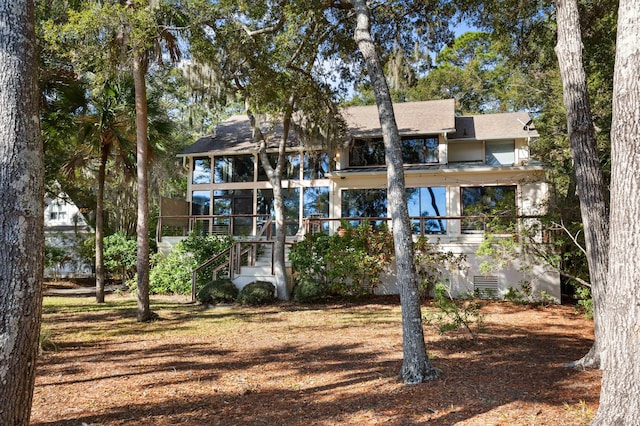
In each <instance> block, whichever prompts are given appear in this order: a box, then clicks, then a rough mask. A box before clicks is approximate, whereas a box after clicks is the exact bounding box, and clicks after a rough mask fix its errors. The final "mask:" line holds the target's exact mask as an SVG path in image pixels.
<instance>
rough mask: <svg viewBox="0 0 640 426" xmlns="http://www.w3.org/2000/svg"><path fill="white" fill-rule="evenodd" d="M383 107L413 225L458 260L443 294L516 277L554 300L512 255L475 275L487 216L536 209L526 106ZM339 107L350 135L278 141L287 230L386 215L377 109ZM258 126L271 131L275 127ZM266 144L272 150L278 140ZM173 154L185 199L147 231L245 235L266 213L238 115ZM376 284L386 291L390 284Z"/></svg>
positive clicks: (508, 216) (553, 280) (498, 290)
mask: <svg viewBox="0 0 640 426" xmlns="http://www.w3.org/2000/svg"><path fill="white" fill-rule="evenodd" d="M394 110H395V116H396V120H397V124H398V129H399V131H400V135H401V137H402V151H403V157H404V164H405V166H404V167H405V181H406V188H407V202H408V207H409V215H410V216H411V220H412V222H413V224H414V232H415V234H422V235H428V236H429V237H430V238H432V239H433V240H434V241H435V240H438V241H439V242H440V245H441V247H442V249H444V250H451V251H453V252H456V253H465V254H466V255H467V259H468V263H469V268H468V269H467V270H466V271H463V272H460V273H458V274H454V275H453V276H452V277H451V284H452V286H453V292H454V293H461V292H466V291H472V290H474V288H475V289H482V290H485V289H488V290H491V291H494V292H495V294H496V295H500V294H504V293H505V292H506V291H507V290H508V289H509V288H510V287H513V288H518V287H519V286H520V285H521V284H523V283H526V284H527V285H528V286H531V287H532V288H533V289H534V290H535V291H538V292H540V291H545V292H546V293H547V294H549V295H551V296H552V297H554V298H555V299H557V300H558V301H559V300H560V280H559V276H558V274H557V273H556V272H553V271H551V270H549V269H547V268H545V267H544V266H543V265H519V264H517V262H515V263H511V264H509V265H506V266H504V267H501V268H500V270H497V271H492V272H490V273H489V274H487V273H482V272H481V271H480V269H479V264H480V263H481V262H482V261H483V260H487V259H481V258H478V256H476V254H475V252H476V250H477V248H478V246H479V244H480V243H481V242H482V240H483V238H484V236H485V232H487V228H486V224H487V220H490V219H493V217H494V216H496V215H497V216H501V217H504V220H503V221H504V222H505V223H506V222H508V223H510V224H515V223H516V218H523V217H527V218H529V219H527V220H534V219H531V217H535V216H536V215H539V214H541V213H542V211H541V209H542V206H543V204H544V201H545V198H546V195H547V185H546V183H545V181H544V177H545V170H544V167H543V166H542V164H540V163H538V162H536V161H533V160H531V159H530V158H529V143H530V141H531V140H532V139H533V138H536V137H537V136H538V133H537V132H536V130H535V128H534V127H533V126H532V124H531V119H530V117H529V115H528V114H527V113H504V114H486V115H474V116H456V114H455V109H454V101H453V100H437V101H428V102H408V103H399V104H395V105H394ZM343 115H344V118H345V120H346V122H347V125H348V130H349V137H348V140H346V141H345V143H344V144H341V145H340V146H338V147H332V148H331V149H328V148H326V147H322V146H305V145H304V144H303V143H301V142H300V141H299V140H298V138H297V137H296V134H295V133H292V134H291V135H290V137H289V140H288V141H287V147H288V148H287V167H286V168H285V171H284V173H283V187H284V188H286V190H285V197H286V199H285V205H286V219H287V227H288V231H289V232H288V235H290V236H291V238H295V237H296V236H297V237H300V236H301V235H303V234H304V233H305V232H308V231H309V230H311V229H313V230H315V231H318V230H321V231H324V232H335V231H336V230H337V229H338V227H339V226H340V223H341V221H344V220H346V221H348V222H352V223H354V224H355V223H357V222H358V221H361V220H362V219H363V218H369V220H370V221H372V222H376V223H377V222H380V221H384V220H386V219H388V214H387V194H386V166H385V155H384V145H383V143H382V137H381V129H380V124H379V121H378V111H377V108H376V106H357V107H349V108H345V109H344V111H343ZM266 134H267V135H270V136H271V138H277V137H278V136H279V135H280V133H278V131H277V127H276V128H275V129H270V131H268V132H266ZM270 142H271V146H272V147H273V151H274V152H273V154H272V155H274V156H275V155H277V154H276V153H275V150H276V146H277V144H276V143H275V142H277V141H274V140H273V139H272V140H270ZM181 156H182V157H183V158H184V161H185V165H186V166H188V169H189V182H188V194H187V200H186V202H182V203H180V202H176V201H175V200H174V201H172V202H168V201H165V203H164V204H163V208H162V210H161V218H160V221H159V231H158V235H159V239H161V240H164V241H165V242H164V244H169V243H170V241H171V240H172V238H163V235H167V230H168V229H169V228H173V232H174V234H175V233H176V232H178V233H180V232H183V231H180V229H183V230H184V231H188V230H190V229H193V228H194V227H195V226H198V227H200V228H201V229H203V230H204V231H205V232H231V233H232V234H234V235H237V236H251V235H255V234H256V232H257V230H258V229H259V228H260V225H261V223H264V220H265V219H264V218H265V216H269V215H272V214H273V208H272V205H273V191H272V189H271V185H270V183H269V182H268V179H267V177H266V175H265V173H264V171H263V168H262V165H261V162H260V159H259V156H258V153H257V147H256V145H255V144H254V143H253V139H252V129H251V126H250V125H249V121H248V119H247V118H246V117H244V116H233V117H231V118H229V119H228V120H226V121H225V122H223V123H221V124H220V125H219V126H218V128H217V130H216V133H215V134H214V135H210V136H205V137H203V138H201V139H199V140H198V141H196V143H194V144H193V145H192V146H190V147H188V148H187V149H186V150H185V151H184V152H183V153H182V154H181ZM187 218H188V220H187ZM522 220H523V219H520V220H519V222H517V223H521V221H522ZM493 223H494V224H495V221H494V222H493ZM518 226H519V225H518ZM176 229H178V230H177V231H176ZM496 229H497V231H496ZM505 229H506V227H505ZM493 232H500V231H499V229H498V228H495V229H494V230H493ZM509 232H513V229H510V231H509ZM174 239H175V237H174ZM161 244H162V243H161ZM378 290H379V291H380V292H386V293H393V292H395V291H397V290H396V289H395V284H394V283H392V282H390V283H388V284H387V285H383V286H381V287H380V288H379V289H378Z"/></svg>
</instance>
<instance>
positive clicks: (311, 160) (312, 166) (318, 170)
mask: <svg viewBox="0 0 640 426" xmlns="http://www.w3.org/2000/svg"><path fill="white" fill-rule="evenodd" d="M328 172H329V155H328V154H327V153H326V152H322V151H310V152H305V153H304V168H303V177H304V179H306V180H313V179H324V175H325V173H328Z"/></svg>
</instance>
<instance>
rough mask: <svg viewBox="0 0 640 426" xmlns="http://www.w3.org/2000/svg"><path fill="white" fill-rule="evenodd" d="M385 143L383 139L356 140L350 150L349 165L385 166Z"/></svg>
mask: <svg viewBox="0 0 640 426" xmlns="http://www.w3.org/2000/svg"><path fill="white" fill-rule="evenodd" d="M384 164H385V161H384V143H383V142H382V139H365V140H356V141H354V142H353V145H351V149H350V150H349V166H351V167H364V166H383V165H384Z"/></svg>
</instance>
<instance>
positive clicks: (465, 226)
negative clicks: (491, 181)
mask: <svg viewBox="0 0 640 426" xmlns="http://www.w3.org/2000/svg"><path fill="white" fill-rule="evenodd" d="M461 196H462V214H463V215H464V216H474V218H470V219H465V220H463V221H462V232H463V233H476V232H481V231H485V230H486V231H490V232H498V233H499V232H510V231H512V230H513V226H514V224H515V215H516V187H515V186H482V187H481V186H476V187H463V188H461Z"/></svg>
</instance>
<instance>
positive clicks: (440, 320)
mask: <svg viewBox="0 0 640 426" xmlns="http://www.w3.org/2000/svg"><path fill="white" fill-rule="evenodd" d="M434 302H435V306H436V307H437V308H438V311H437V312H436V313H435V314H433V315H432V316H430V317H425V318H424V319H425V321H426V323H427V324H432V323H434V322H435V323H436V324H437V326H438V331H439V332H440V334H445V333H446V332H448V331H453V330H458V329H460V328H464V329H466V330H467V331H468V332H469V334H470V335H471V338H472V339H473V340H474V341H476V339H477V337H478V331H479V330H480V329H481V328H482V325H483V320H484V316H483V315H482V313H481V312H480V308H481V307H482V305H481V303H480V301H479V300H477V299H476V297H475V296H474V294H473V293H470V294H467V295H466V296H461V297H460V299H458V300H454V299H453V297H452V295H451V288H450V286H449V285H448V284H443V283H438V284H436V286H435V296H434Z"/></svg>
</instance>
